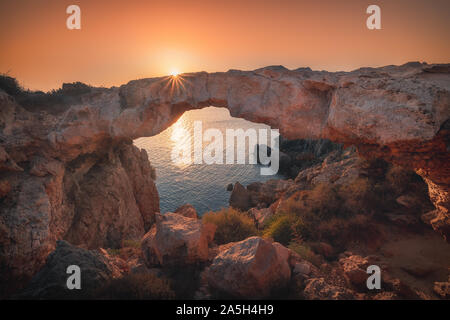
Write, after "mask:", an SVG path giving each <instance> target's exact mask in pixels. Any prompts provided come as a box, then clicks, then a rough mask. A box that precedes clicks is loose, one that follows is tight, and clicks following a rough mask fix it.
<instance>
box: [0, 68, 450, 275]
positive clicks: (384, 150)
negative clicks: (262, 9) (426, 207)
mask: <svg viewBox="0 0 450 320" xmlns="http://www.w3.org/2000/svg"><path fill="white" fill-rule="evenodd" d="M71 94H73V93H71ZM68 95H69V94H68ZM40 105H42V107H39V108H37V107H36V105H34V104H33V100H32V99H31V102H30V99H28V100H27V102H26V103H24V102H21V100H20V99H18V98H17V97H14V96H10V95H8V94H7V93H5V92H3V91H1V90H0V141H1V146H0V196H1V197H2V198H1V200H0V201H1V202H0V212H1V214H0V231H1V233H0V268H1V274H2V275H3V276H6V275H7V274H13V275H15V276H21V275H25V276H29V275H31V274H32V273H33V272H35V271H36V270H37V269H38V268H39V266H41V265H42V264H43V261H44V259H45V257H46V256H47V254H48V253H49V252H50V251H51V250H52V249H53V248H54V246H55V243H56V240H57V239H68V240H69V241H72V242H74V243H77V244H83V245H85V246H87V247H95V246H99V245H105V244H108V245H112V246H114V245H116V244H117V243H118V241H120V239H123V238H128V237H137V236H140V235H142V234H143V232H144V231H145V230H147V229H148V228H149V226H150V225H151V221H152V218H153V213H154V212H157V211H158V210H159V204H158V195H157V191H156V188H155V185H154V175H152V169H151V168H150V166H149V164H148V161H147V156H146V154H145V153H144V152H143V151H138V150H136V148H134V147H132V146H131V145H130V144H131V141H132V139H135V138H138V137H143V136H151V135H155V134H157V133H159V132H161V131H162V130H164V129H165V128H167V127H168V126H170V125H171V124H172V123H173V122H175V121H176V120H177V119H178V118H179V117H180V116H181V115H182V113H183V112H184V111H186V110H190V109H196V108H202V107H205V106H209V105H214V106H217V107H227V108H228V109H229V110H230V112H231V115H232V116H235V117H241V118H245V119H247V120H250V121H254V122H261V123H266V124H269V125H271V126H272V127H274V128H279V129H280V132H281V134H282V135H283V136H285V137H287V138H328V139H331V140H333V141H339V142H343V143H345V144H354V145H355V146H356V147H357V148H358V151H359V152H360V154H362V155H363V156H366V157H382V158H384V159H386V160H388V161H391V162H394V163H396V164H400V165H402V166H404V167H407V168H412V169H414V170H415V171H416V172H417V173H418V174H420V175H421V176H422V177H423V178H424V180H425V181H426V182H427V184H428V186H429V192H430V197H431V200H432V201H433V203H434V204H435V206H436V211H435V213H434V216H433V217H431V220H432V224H433V226H434V228H435V229H437V230H439V231H440V232H441V233H442V234H443V235H444V236H447V238H448V237H449V235H450V216H449V213H448V210H449V208H450V161H449V160H450V152H449V150H450V142H449V129H450V122H449V118H450V66H449V65H428V64H421V63H408V64H405V65H402V66H387V67H382V68H376V69H374V68H362V69H359V70H355V71H352V72H336V73H330V72H326V71H312V70H310V69H309V68H301V69H296V70H288V69H286V68H283V67H266V68H262V69H258V70H254V71H236V70H230V71H228V72H225V73H206V72H199V73H190V74H183V75H180V76H178V77H176V78H174V77H161V78H151V79H142V80H135V81H131V82H129V83H128V84H126V85H123V86H121V87H119V88H117V87H113V88H110V89H105V88H90V89H88V90H83V92H82V93H77V94H76V97H75V98H74V97H72V96H71V98H70V99H66V100H63V101H62V102H60V101H59V102H58V105H57V106H56V105H54V104H53V103H52V102H51V100H49V103H47V104H45V103H44V104H42V103H41V104H40Z"/></svg>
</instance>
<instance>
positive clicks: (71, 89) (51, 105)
mask: <svg viewBox="0 0 450 320" xmlns="http://www.w3.org/2000/svg"><path fill="white" fill-rule="evenodd" d="M0 89H1V90H4V91H5V92H6V93H7V94H9V95H11V96H13V97H14V98H15V99H16V101H17V102H18V103H19V104H20V105H21V106H22V107H23V108H25V109H26V110H28V111H31V112H34V111H46V112H48V113H51V114H58V113H61V112H63V111H65V110H66V109H67V107H68V106H70V105H73V104H78V103H81V101H82V100H81V97H82V95H84V94H88V93H91V92H93V91H94V90H96V91H101V90H107V89H104V88H93V87H91V86H89V85H87V84H84V83H82V82H74V83H64V84H63V85H62V87H61V88H60V89H57V90H51V91H49V92H42V91H31V90H26V89H24V88H22V87H21V86H20V85H19V83H18V82H17V80H16V79H15V78H13V77H10V76H8V75H7V74H1V75H0Z"/></svg>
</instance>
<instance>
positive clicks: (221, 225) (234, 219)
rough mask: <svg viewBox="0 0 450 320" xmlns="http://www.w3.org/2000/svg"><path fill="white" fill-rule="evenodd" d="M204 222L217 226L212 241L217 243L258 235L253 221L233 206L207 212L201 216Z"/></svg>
mask: <svg viewBox="0 0 450 320" xmlns="http://www.w3.org/2000/svg"><path fill="white" fill-rule="evenodd" d="M202 220H203V222H204V223H212V224H215V225H216V226H217V230H216V233H215V235H214V241H215V242H216V243H217V244H225V243H229V242H235V241H241V240H244V239H247V238H248V237H251V236H255V235H258V230H257V229H256V227H255V223H254V221H253V220H252V219H251V218H250V217H248V216H247V215H245V214H244V213H242V212H240V211H237V210H235V209H233V208H224V209H222V210H220V211H218V212H208V213H206V214H205V215H204V216H203V218H202Z"/></svg>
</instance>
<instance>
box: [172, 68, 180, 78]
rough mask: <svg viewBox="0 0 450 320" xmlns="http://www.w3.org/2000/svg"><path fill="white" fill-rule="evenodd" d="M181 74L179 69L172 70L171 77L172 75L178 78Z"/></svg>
mask: <svg viewBox="0 0 450 320" xmlns="http://www.w3.org/2000/svg"><path fill="white" fill-rule="evenodd" d="M179 74H180V72H179V71H178V70H177V69H172V70H171V71H170V75H171V76H172V77H177V76H178V75H179Z"/></svg>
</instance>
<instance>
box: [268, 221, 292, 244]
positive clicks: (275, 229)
mask: <svg viewBox="0 0 450 320" xmlns="http://www.w3.org/2000/svg"><path fill="white" fill-rule="evenodd" d="M295 223H296V220H295V218H294V217H293V216H292V215H276V216H274V217H273V218H272V219H271V221H270V222H269V224H268V227H267V228H265V230H264V233H263V234H264V237H267V238H272V239H273V240H274V241H276V242H279V243H281V244H283V245H285V246H286V245H288V244H289V242H291V240H292V238H293V237H294V232H293V228H294V225H295Z"/></svg>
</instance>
